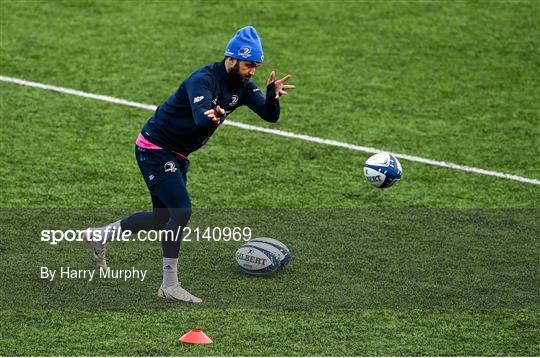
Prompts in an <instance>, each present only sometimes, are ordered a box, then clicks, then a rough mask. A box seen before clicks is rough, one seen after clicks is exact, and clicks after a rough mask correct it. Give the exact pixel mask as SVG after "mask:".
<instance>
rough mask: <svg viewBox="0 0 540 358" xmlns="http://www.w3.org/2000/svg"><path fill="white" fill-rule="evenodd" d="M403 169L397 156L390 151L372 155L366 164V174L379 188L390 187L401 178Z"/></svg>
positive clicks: (369, 180)
mask: <svg viewBox="0 0 540 358" xmlns="http://www.w3.org/2000/svg"><path fill="white" fill-rule="evenodd" d="M402 175H403V170H402V169H401V164H400V163H399V161H398V160H397V158H396V157H395V156H394V155H393V154H390V153H377V154H375V155H372V156H371V157H370V158H369V159H368V160H366V164H364V176H365V177H366V180H367V182H368V183H370V184H371V185H373V186H375V187H377V188H380V189H382V188H388V187H391V186H392V185H394V184H395V183H396V182H398V181H399V180H400V179H401V176H402Z"/></svg>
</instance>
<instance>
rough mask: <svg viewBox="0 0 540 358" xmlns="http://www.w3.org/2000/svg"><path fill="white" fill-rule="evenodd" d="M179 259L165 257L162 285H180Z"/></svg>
mask: <svg viewBox="0 0 540 358" xmlns="http://www.w3.org/2000/svg"><path fill="white" fill-rule="evenodd" d="M177 267H178V259H171V258H169V257H164V258H163V282H162V283H161V286H162V287H169V286H175V285H178V269H177Z"/></svg>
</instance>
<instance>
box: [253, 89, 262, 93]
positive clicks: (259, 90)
mask: <svg viewBox="0 0 540 358" xmlns="http://www.w3.org/2000/svg"><path fill="white" fill-rule="evenodd" d="M253 92H261V89H260V88H254V89H253Z"/></svg>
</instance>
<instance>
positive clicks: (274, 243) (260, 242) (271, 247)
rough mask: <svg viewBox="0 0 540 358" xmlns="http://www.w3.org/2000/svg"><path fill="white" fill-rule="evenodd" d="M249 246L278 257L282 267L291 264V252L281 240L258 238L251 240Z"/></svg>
mask: <svg viewBox="0 0 540 358" xmlns="http://www.w3.org/2000/svg"><path fill="white" fill-rule="evenodd" d="M248 244H249V245H253V246H255V247H259V248H261V249H264V250H267V251H270V252H271V253H273V254H274V255H276V256H277V257H278V258H279V262H280V267H284V266H286V265H287V264H288V263H289V262H291V259H292V256H291V251H290V250H289V249H288V248H287V246H285V244H283V243H282V242H281V241H279V240H276V239H271V238H269V237H258V238H256V239H253V240H250V241H249V242H248Z"/></svg>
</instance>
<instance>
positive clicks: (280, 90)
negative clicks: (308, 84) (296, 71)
mask: <svg viewBox="0 0 540 358" xmlns="http://www.w3.org/2000/svg"><path fill="white" fill-rule="evenodd" d="M290 78H291V75H287V76H285V77H283V78H282V79H280V80H277V81H275V84H274V86H275V89H276V99H278V98H279V96H281V95H288V93H287V91H285V90H286V89H289V88H290V89H293V88H296V86H295V85H286V84H285V82H287V81H288V80H289V79H290ZM275 79H276V71H272V72H271V73H270V77H268V82H267V85H269V84H270V83H272V82H274V80H275Z"/></svg>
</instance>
